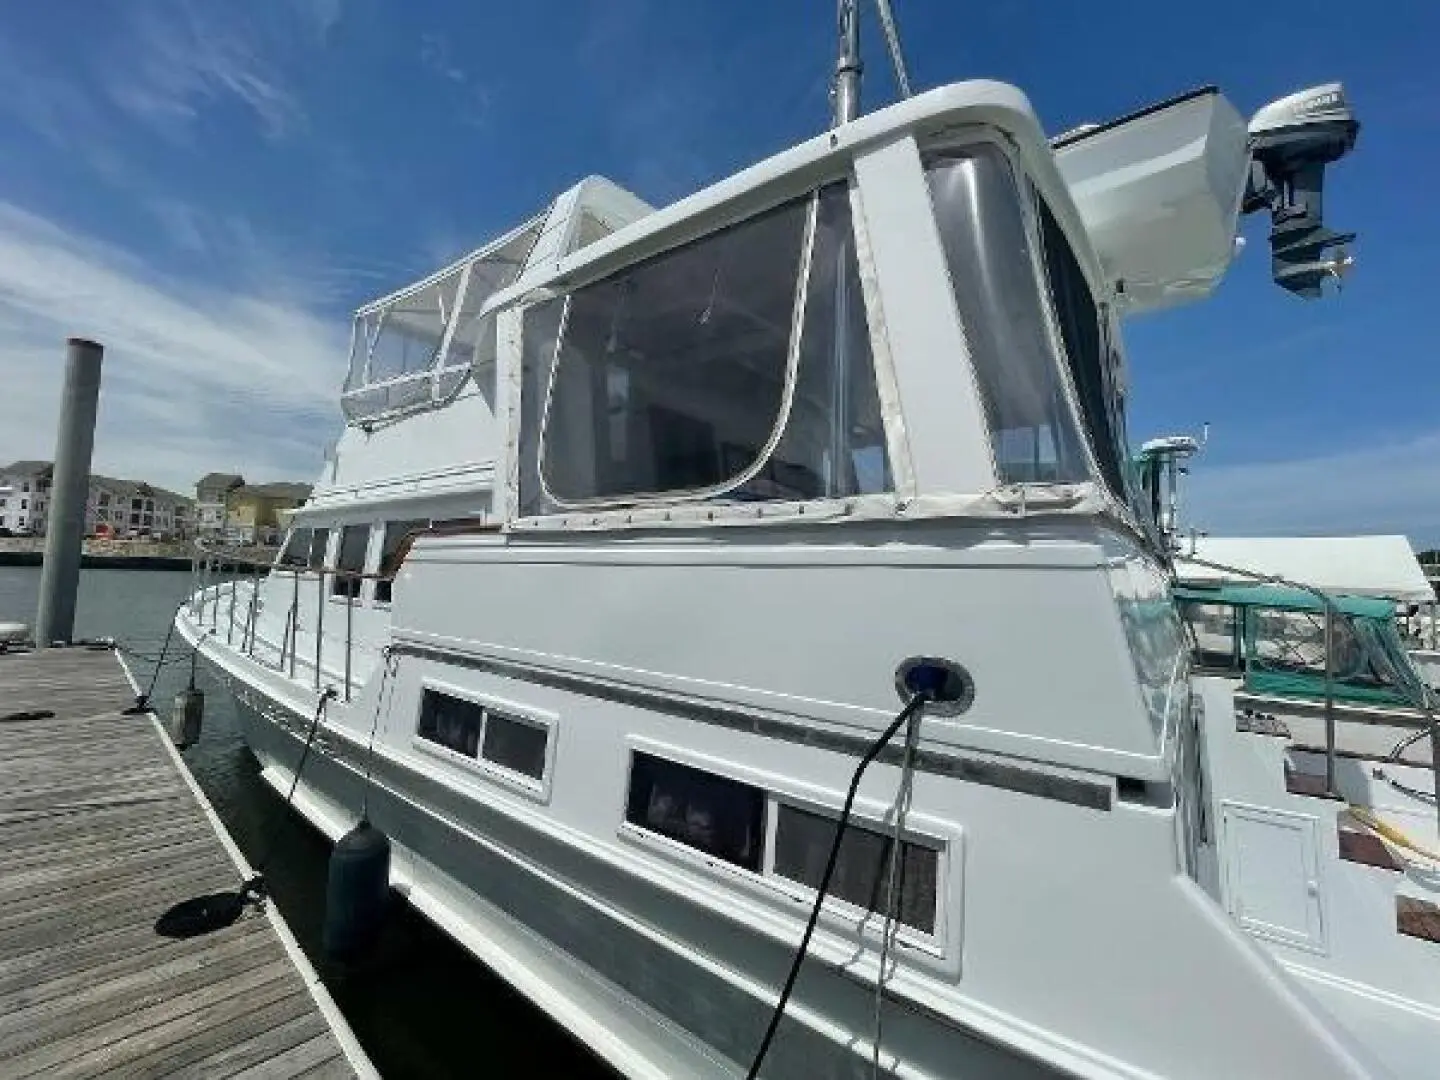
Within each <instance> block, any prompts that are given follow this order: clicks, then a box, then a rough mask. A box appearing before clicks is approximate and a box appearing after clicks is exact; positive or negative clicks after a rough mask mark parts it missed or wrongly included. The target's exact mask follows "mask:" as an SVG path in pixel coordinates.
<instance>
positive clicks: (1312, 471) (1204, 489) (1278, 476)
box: [1186, 432, 1440, 546]
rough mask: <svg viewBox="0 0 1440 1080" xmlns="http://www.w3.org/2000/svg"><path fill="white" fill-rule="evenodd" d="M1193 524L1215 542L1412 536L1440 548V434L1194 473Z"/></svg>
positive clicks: (1198, 468) (1200, 465)
mask: <svg viewBox="0 0 1440 1080" xmlns="http://www.w3.org/2000/svg"><path fill="white" fill-rule="evenodd" d="M1191 474H1192V475H1191V481H1190V489H1189V494H1188V497H1187V499H1186V503H1187V514H1186V516H1187V517H1188V518H1189V523H1190V524H1193V525H1195V526H1197V527H1199V528H1203V529H1205V530H1206V531H1208V532H1210V533H1211V534H1213V535H1217V536H1219V535H1232V536H1233V535H1260V536H1265V535H1270V536H1275V535H1302V536H1303V535H1331V536H1335V535H1345V534H1349V533H1376V532H1383V533H1406V534H1408V535H1409V536H1410V539H1411V541H1412V542H1414V543H1417V544H1420V545H1421V546H1434V545H1435V544H1436V542H1437V541H1440V432H1429V433H1424V434H1420V435H1416V436H1412V437H1409V438H1405V439H1398V440H1393V441H1385V442H1379V443H1377V444H1374V445H1370V446H1357V447H1353V448H1349V449H1345V450H1339V451H1335V452H1332V453H1329V454H1324V455H1318V456H1312V457H1302V458H1293V459H1290V460H1284V461H1266V462H1255V463H1252V464H1231V465H1225V466H1222V467H1210V466H1208V465H1206V463H1205V459H1204V457H1203V456H1202V457H1201V458H1200V459H1198V460H1197V461H1196V463H1195V464H1194V467H1193V468H1192V470H1191Z"/></svg>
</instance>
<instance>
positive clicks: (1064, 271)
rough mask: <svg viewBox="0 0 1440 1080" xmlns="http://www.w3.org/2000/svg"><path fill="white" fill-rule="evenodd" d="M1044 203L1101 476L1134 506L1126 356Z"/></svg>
mask: <svg viewBox="0 0 1440 1080" xmlns="http://www.w3.org/2000/svg"><path fill="white" fill-rule="evenodd" d="M1038 201H1039V203H1040V235H1041V239H1042V241H1043V247H1044V251H1045V271H1046V275H1047V277H1048V279H1049V283H1050V297H1051V299H1052V300H1053V301H1054V304H1055V317H1056V321H1057V322H1058V323H1059V324H1060V336H1061V339H1062V340H1063V341H1064V343H1065V360H1066V364H1067V365H1068V367H1069V370H1070V381H1071V382H1072V383H1074V385H1075V391H1076V394H1077V395H1078V397H1079V400H1080V412H1081V415H1082V416H1084V418H1085V427H1086V429H1087V430H1088V431H1089V432H1090V443H1091V446H1092V448H1093V449H1094V451H1095V460H1096V461H1097V462H1099V465H1100V474H1101V475H1102V476H1103V477H1104V478H1105V483H1106V484H1107V485H1108V486H1109V488H1110V490H1111V491H1112V492H1113V493H1114V494H1115V495H1116V497H1118V498H1120V499H1122V500H1125V501H1127V502H1129V503H1131V504H1132V505H1134V503H1135V501H1136V500H1135V499H1133V498H1132V497H1131V492H1130V484H1129V483H1128V482H1127V479H1126V473H1125V467H1124V465H1123V464H1122V462H1124V461H1125V460H1126V455H1127V450H1126V447H1125V411H1124V410H1125V407H1124V398H1123V394H1122V390H1121V386H1120V370H1119V362H1120V357H1119V354H1118V352H1116V351H1115V350H1113V349H1108V348H1106V346H1105V342H1104V336H1103V335H1102V334H1101V329H1100V312H1099V309H1098V308H1097V307H1096V306H1095V296H1094V294H1093V293H1091V291H1090V283H1089V282H1088V281H1086V280H1085V272H1084V271H1083V270H1082V269H1081V268H1080V263H1079V262H1078V261H1076V259H1075V252H1074V251H1073V250H1072V249H1071V247H1070V242H1069V241H1068V240H1067V239H1066V238H1065V233H1064V231H1063V230H1062V229H1061V228H1060V223H1059V222H1058V221H1056V220H1055V215H1054V214H1052V213H1051V212H1050V207H1048V206H1047V205H1045V202H1044V200H1043V199H1042V200H1038Z"/></svg>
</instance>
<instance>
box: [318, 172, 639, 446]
mask: <svg viewBox="0 0 1440 1080" xmlns="http://www.w3.org/2000/svg"><path fill="white" fill-rule="evenodd" d="M650 212H651V208H650V207H649V206H647V205H646V204H645V203H644V202H642V201H641V200H640V199H638V198H636V197H635V196H634V195H631V194H630V193H629V192H628V191H625V190H624V189H623V188H620V187H618V186H616V185H615V184H612V183H611V182H610V181H608V180H605V179H603V178H601V177H598V176H592V177H589V178H587V179H585V180H582V181H581V182H580V183H578V184H576V185H575V186H574V187H572V188H570V189H569V190H567V191H565V192H563V193H561V194H560V196H559V197H557V198H556V199H555V201H554V202H552V203H551V204H550V206H549V207H548V208H547V209H546V211H545V212H544V213H542V214H539V215H537V216H536V217H533V218H531V219H530V220H529V221H526V222H525V223H524V224H522V225H520V226H518V227H517V228H515V229H512V230H511V231H510V232H508V233H505V234H504V235H503V236H500V237H499V238H497V239H495V240H492V241H491V242H490V243H488V244H486V245H484V246H482V247H480V248H477V249H476V250H474V251H472V252H470V254H468V255H466V256H464V257H463V258H461V259H459V260H457V261H456V262H454V263H452V264H451V265H449V266H447V267H445V268H444V269H442V270H438V271H436V272H435V273H433V274H431V275H430V276H428V277H426V278H423V279H422V280H420V281H417V282H414V283H413V284H410V285H407V286H406V287H405V288H403V289H400V290H398V291H396V292H394V293H391V294H390V295H388V296H384V297H381V298H380V299H378V300H375V301H372V302H371V303H369V304H366V305H365V306H364V307H362V308H360V310H359V311H357V312H356V313H355V324H354V328H353V330H352V332H351V339H350V371H349V375H348V377H347V378H346V380H345V389H344V392H343V393H342V395H341V398H340V402H341V407H342V409H343V410H344V412H345V418H346V420H347V421H349V422H350V423H351V424H355V425H359V426H367V425H372V424H374V423H377V422H379V421H381V420H384V419H390V418H395V417H397V416H401V415H405V414H408V413H411V412H415V411H418V410H422V409H429V408H435V407H439V406H441V405H444V404H446V403H447V402H449V401H450V400H452V399H453V398H454V397H455V396H456V395H457V394H458V393H459V392H460V391H461V390H462V389H463V388H464V386H465V383H466V379H467V376H468V375H469V374H470V373H471V372H473V371H477V370H482V369H484V368H486V367H488V366H490V365H493V364H494V362H495V321H494V318H493V316H492V315H490V314H489V313H487V311H486V304H487V303H488V301H489V300H490V298H491V297H493V296H494V295H495V294H496V293H498V292H500V291H501V290H503V289H505V288H506V287H508V286H509V285H511V284H513V283H514V282H515V281H516V280H517V279H518V278H519V277H520V276H521V275H522V274H524V273H525V272H526V271H528V270H533V269H535V268H538V267H542V266H544V265H546V264H547V263H549V264H553V263H555V262H556V261H558V260H559V259H560V258H562V257H564V256H565V255H567V254H569V253H570V252H572V251H577V250H579V249H580V248H582V247H585V246H586V245H588V244H592V243H594V242H595V241H596V240H598V239H600V238H601V237H603V236H608V235H609V234H610V233H611V232H614V231H615V230H616V229H618V228H620V227H622V226H624V225H627V224H629V223H630V222H632V221H636V220H638V219H639V218H641V217H643V216H645V215H646V214H648V213H650Z"/></svg>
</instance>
